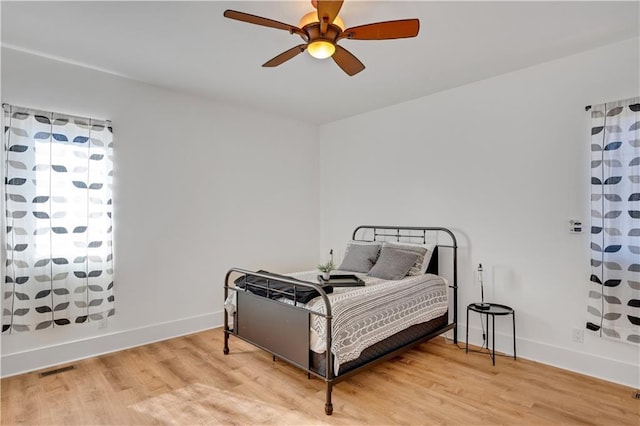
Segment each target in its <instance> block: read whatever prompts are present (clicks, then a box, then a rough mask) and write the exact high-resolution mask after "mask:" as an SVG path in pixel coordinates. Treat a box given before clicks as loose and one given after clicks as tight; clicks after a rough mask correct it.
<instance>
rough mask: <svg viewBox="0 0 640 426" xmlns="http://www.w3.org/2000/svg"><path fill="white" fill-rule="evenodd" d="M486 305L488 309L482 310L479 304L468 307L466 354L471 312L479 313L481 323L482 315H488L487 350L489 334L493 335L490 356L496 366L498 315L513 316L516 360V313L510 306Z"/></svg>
mask: <svg viewBox="0 0 640 426" xmlns="http://www.w3.org/2000/svg"><path fill="white" fill-rule="evenodd" d="M485 305H487V306H488V308H487V307H484V309H483V308H481V307H480V304H479V303H471V304H469V305H467V330H466V331H467V338H466V345H465V350H466V353H469V311H473V312H477V313H479V314H480V321H482V315H486V324H487V349H489V348H488V343H489V334H491V350H490V351H489V356H491V360H492V361H493V365H496V315H498V316H504V315H511V318H512V320H513V359H516V311H515V310H514V309H513V308H512V307H510V306H507V305H500V304H497V303H485ZM489 316H491V329H490V328H489ZM490 330H493V332H491V331H490Z"/></svg>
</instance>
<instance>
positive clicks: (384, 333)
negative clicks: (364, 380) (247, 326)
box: [288, 271, 448, 374]
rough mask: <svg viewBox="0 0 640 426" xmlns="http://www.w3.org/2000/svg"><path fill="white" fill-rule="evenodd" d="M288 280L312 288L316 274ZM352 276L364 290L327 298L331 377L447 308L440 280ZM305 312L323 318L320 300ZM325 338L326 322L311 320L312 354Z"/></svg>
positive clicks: (443, 283) (354, 289)
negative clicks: (369, 350) (366, 352)
mask: <svg viewBox="0 0 640 426" xmlns="http://www.w3.org/2000/svg"><path fill="white" fill-rule="evenodd" d="M336 272H338V273H340V271H336ZM341 273H352V272H341ZM288 275H290V276H292V277H295V278H297V279H300V280H305V281H312V282H317V275H318V272H317V271H309V272H300V273H294V274H288ZM356 275H358V276H359V277H360V278H361V279H362V280H363V281H364V282H365V284H366V285H365V286H364V287H336V288H335V289H334V292H333V293H331V294H329V295H328V297H329V300H330V302H331V309H332V314H333V321H332V333H331V334H332V342H331V352H332V353H333V354H334V356H335V364H334V368H335V374H337V373H338V372H339V368H340V365H341V364H344V363H346V362H348V361H352V360H354V359H356V358H358V357H359V356H360V354H361V353H362V351H363V350H365V349H366V348H368V347H369V346H371V345H373V344H375V343H378V342H380V341H381V340H384V339H386V338H387V337H389V336H391V335H393V334H395V333H397V332H399V331H402V330H404V329H406V328H409V327H411V326H412V325H416V324H420V323H423V322H426V321H429V320H432V319H434V318H436V317H439V316H441V315H442V314H444V313H445V312H446V311H447V307H448V300H447V299H448V298H447V294H448V291H447V283H446V280H445V279H444V278H442V277H440V276H437V275H432V274H425V275H417V276H411V277H405V278H404V279H402V280H398V281H388V280H383V279H380V278H373V277H369V276H367V275H366V274H356ZM289 302H290V301H289ZM304 306H305V307H307V308H308V309H310V310H312V311H314V312H320V313H325V306H324V302H323V301H322V298H320V297H317V298H315V299H313V300H311V301H310V302H309V303H307V304H306V305H304ZM326 333H327V329H326V320H325V319H324V318H322V317H319V316H317V315H312V316H311V342H310V348H311V350H313V351H314V352H318V353H322V352H324V351H325V350H326Z"/></svg>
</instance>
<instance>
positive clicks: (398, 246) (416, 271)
mask: <svg viewBox="0 0 640 426" xmlns="http://www.w3.org/2000/svg"><path fill="white" fill-rule="evenodd" d="M384 246H385V247H389V248H393V249H395V250H404V251H410V252H413V253H417V254H418V257H417V258H416V262H415V263H414V264H413V266H412V267H411V269H410V270H409V274H408V275H422V274H424V272H422V271H423V270H425V271H426V270H427V266H428V265H424V262H425V256H426V255H427V253H428V252H429V250H428V249H427V248H426V247H425V246H423V245H418V244H411V243H405V244H403V243H394V242H391V241H390V242H385V243H384ZM429 258H431V256H429Z"/></svg>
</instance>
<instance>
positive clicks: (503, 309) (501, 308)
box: [467, 302, 513, 315]
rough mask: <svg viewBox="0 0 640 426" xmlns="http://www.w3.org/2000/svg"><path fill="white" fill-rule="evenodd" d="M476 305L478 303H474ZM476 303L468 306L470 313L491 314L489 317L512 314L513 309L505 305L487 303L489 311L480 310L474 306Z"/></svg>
mask: <svg viewBox="0 0 640 426" xmlns="http://www.w3.org/2000/svg"><path fill="white" fill-rule="evenodd" d="M476 303H479V302H476ZM476 303H471V304H469V305H468V306H467V309H471V310H472V311H474V312H478V313H481V314H491V315H510V314H512V313H513V308H512V307H510V306H507V305H500V304H498V303H487V304H488V305H489V309H480V308H478V307H477V306H476ZM485 303H486V302H485Z"/></svg>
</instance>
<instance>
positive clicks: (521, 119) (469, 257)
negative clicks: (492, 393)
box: [320, 39, 640, 387]
mask: <svg viewBox="0 0 640 426" xmlns="http://www.w3.org/2000/svg"><path fill="white" fill-rule="evenodd" d="M638 52H639V41H638V39H633V40H628V41H625V42H621V43H617V44H614V45H610V46H606V47H603V48H599V49H596V50H591V51H588V52H585V53H582V54H579V55H575V56H570V57H567V58H564V59H561V60H557V61H553V62H549V63H545V64H541V65H538V66H534V67H531V68H527V69H523V70H520V71H517V72H513V73H510V74H506V75H502V76H498V77H495V78H491V79H488V80H484V81H479V82H476V83H473V84H469V85H466V86H462V87H459V88H455V89H452V90H448V91H445V92H441V93H437V94H434V95H432V96H427V97H423V98H420V99H416V100H414V101H411V102H406V103H403V104H400V105H395V106H392V107H389V108H385V109H381V110H377V111H374V112H371V113H367V114H363V115H360V116H356V117H352V118H349V119H345V120H342V121H338V122H334V123H330V124H327V125H323V126H321V128H320V208H321V212H320V251H321V253H323V252H325V251H326V250H328V249H329V248H331V247H333V248H336V249H338V248H339V249H340V250H343V247H344V245H345V241H346V239H347V238H348V236H349V235H350V232H351V230H352V229H353V228H354V227H355V226H356V225H359V224H391V225H394V224H398V225H431V226H447V227H450V228H452V229H453V230H454V231H455V232H456V233H457V236H458V239H459V243H460V246H461V250H460V262H459V268H460V275H461V278H460V287H461V288H460V297H461V300H460V306H461V307H463V309H461V313H460V316H459V321H460V322H461V325H462V327H461V330H460V336H462V338H463V339H464V331H465V328H464V319H465V309H464V307H465V306H466V305H467V304H468V303H470V302H472V301H476V300H478V298H479V297H480V289H479V286H478V285H477V284H476V283H475V282H473V269H474V267H477V264H478V263H479V262H482V263H483V264H484V266H485V270H487V271H488V273H487V277H486V283H487V288H486V292H487V294H488V299H489V300H490V301H495V302H501V303H505V304H508V305H511V306H512V307H514V308H515V310H516V317H517V337H518V354H519V355H520V356H522V357H525V358H530V359H534V360H538V361H541V362H544V363H548V364H552V365H557V366H560V367H563V368H567V369H570V370H576V371H580V372H583V373H586V374H589V375H593V376H597V377H602V378H605V379H607V380H611V381H615V382H619V383H624V384H627V385H629V386H633V387H640V371H639V367H638V365H639V360H640V351H639V349H640V348H639V347H638V346H631V345H628V344H623V343H617V342H612V341H610V340H603V339H600V338H597V337H595V336H592V335H586V336H585V338H584V343H576V342H573V341H572V330H573V329H574V328H579V329H583V328H584V324H585V320H586V316H585V312H586V293H587V287H586V283H587V280H588V277H589V274H590V271H589V254H588V247H589V235H588V226H587V232H585V233H584V234H582V235H570V234H569V233H568V222H569V220H570V219H572V218H575V219H582V220H583V221H585V222H586V224H587V225H588V223H589V222H588V221H589V206H588V203H589V139H588V132H587V128H588V126H589V124H588V123H589V118H588V116H589V114H588V113H585V110H584V107H585V105H589V104H592V103H599V102H604V101H610V100H617V99H624V98H628V97H632V96H638V94H639V93H640V87H639V85H640V83H639V81H638V75H640V70H639V66H638V63H639V57H638V56H639V55H638ZM434 66H437V65H434ZM425 78H429V76H428V75H425ZM509 325H510V321H507V320H501V319H498V320H497V324H496V327H497V329H498V332H499V335H498V337H497V346H498V349H499V350H500V349H502V350H504V351H506V352H509V353H511V349H510V347H511V346H510V344H511V343H510V339H511V332H510V330H509ZM479 328H480V323H479V321H478V319H477V317H472V322H471V325H470V329H471V335H472V336H471V338H472V341H473V342H474V343H476V344H477V343H480V341H481V337H480V332H479ZM487 362H489V360H487ZM497 362H498V363H500V362H501V361H500V359H498V361H497Z"/></svg>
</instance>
